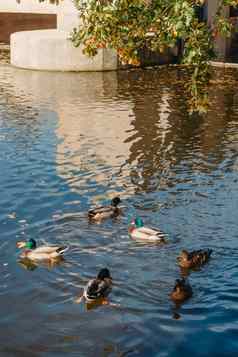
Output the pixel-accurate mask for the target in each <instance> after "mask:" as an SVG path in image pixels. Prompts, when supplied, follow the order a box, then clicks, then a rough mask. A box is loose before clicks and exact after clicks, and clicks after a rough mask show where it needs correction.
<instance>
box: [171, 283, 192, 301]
mask: <svg viewBox="0 0 238 357" xmlns="http://www.w3.org/2000/svg"><path fill="white" fill-rule="evenodd" d="M192 294H193V291H192V288H191V286H190V284H189V283H188V281H186V280H185V278H182V279H176V281H175V286H174V288H173V291H172V292H171V294H170V298H171V299H172V300H173V301H174V302H176V303H180V302H183V301H185V300H187V299H189V298H190V297H191V296H192Z"/></svg>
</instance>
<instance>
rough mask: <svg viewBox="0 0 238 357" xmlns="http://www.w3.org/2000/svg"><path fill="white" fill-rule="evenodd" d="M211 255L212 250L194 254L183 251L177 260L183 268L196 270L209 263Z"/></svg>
mask: <svg viewBox="0 0 238 357" xmlns="http://www.w3.org/2000/svg"><path fill="white" fill-rule="evenodd" d="M211 254H212V249H200V250H193V251H192V252H188V251H187V250H182V251H181V253H180V256H179V257H178V258H177V260H178V264H179V266H180V267H181V268H187V269H189V268H195V267H199V266H200V265H203V264H205V263H207V261H208V260H209V258H210V255H211Z"/></svg>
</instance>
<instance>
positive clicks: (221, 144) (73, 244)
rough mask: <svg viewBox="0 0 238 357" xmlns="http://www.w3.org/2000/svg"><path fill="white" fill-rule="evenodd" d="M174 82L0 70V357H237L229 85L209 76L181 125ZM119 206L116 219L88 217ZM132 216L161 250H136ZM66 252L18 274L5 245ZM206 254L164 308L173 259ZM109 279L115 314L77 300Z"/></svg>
mask: <svg viewBox="0 0 238 357" xmlns="http://www.w3.org/2000/svg"><path fill="white" fill-rule="evenodd" d="M183 80H184V73H183V71H181V70H180V71H178V70H177V69H169V71H168V70H167V69H160V70H156V71H153V70H145V71H142V70H138V71H132V72H127V71H124V72H120V73H84V74H71V73H69V74H66V73H44V72H31V71H23V70H17V69H13V68H10V67H8V66H1V67H0V83H1V87H0V187H1V205H0V225H1V235H0V306H1V317H0V331H1V333H0V355H1V356H6V357H8V356H24V357H28V356H29V357H32V356H33V357H35V356H57V357H58V356H103V357H105V356H146V357H147V356H188V355H190V354H192V355H193V356H194V357H195V356H208V355H209V356H237V355H238V341H237V333H238V302H237V295H238V259H237V258H238V243H237V239H238V233H237V224H238V223H237V222H238V220H237V208H238V207H237V206H238V204H237V202H238V190H237V185H238V174H237V171H238V153H237V149H238V125H237V122H238V92H237V84H238V72H230V71H226V72H217V73H216V75H215V76H214V79H213V81H212V84H211V87H210V92H209V101H210V109H209V112H208V113H207V114H206V115H204V116H202V117H199V116H196V115H194V116H192V117H190V116H189V115H188V111H187V107H186V101H185V99H186V98H185V93H184V91H183V86H182V84H183V83H182V82H183ZM115 195H120V197H121V199H122V204H123V206H124V209H123V215H122V216H121V217H119V218H118V219H114V220H108V221H105V222H103V223H101V224H90V223H89V222H88V220H87V215H86V212H87V211H88V209H89V208H90V207H91V206H94V205H96V204H101V203H107V202H109V201H110V199H111V198H112V197H114V196H115ZM134 216H140V217H142V218H143V220H144V221H145V223H146V225H149V226H156V227H159V228H160V229H161V230H162V231H164V232H165V233H166V235H167V239H168V244H166V245H154V244H140V243H138V242H136V241H133V240H131V239H130V238H129V236H128V231H127V229H128V223H129V221H130V219H131V218H132V217H134ZM29 238H35V239H36V240H37V242H38V243H39V245H40V244H45V243H47V244H63V245H65V244H67V245H69V246H70V250H69V251H68V252H67V255H66V256H65V261H63V262H62V263H61V264H58V265H55V266H53V265H51V264H39V265H38V266H34V265H33V266H27V267H26V266H24V265H21V264H20V262H19V256H18V255H19V251H18V250H17V248H16V242H17V241H19V240H23V239H29ZM201 247H204V248H212V249H213V256H212V259H211V260H210V261H209V263H208V264H207V265H205V266H204V267H202V268H201V269H199V270H197V271H195V272H192V273H191V274H190V275H189V277H188V279H189V282H190V284H191V286H192V288H193V296H192V298H191V299H189V300H188V301H187V302H185V303H184V304H183V305H182V306H180V307H175V305H174V303H173V302H172V301H171V300H170V298H169V294H170V292H171V290H172V288H173V286H174V282H175V279H177V278H179V277H180V274H181V272H180V269H179V267H178V266H177V263H176V257H177V256H178V254H179V253H180V251H181V249H184V248H186V249H188V250H191V249H199V248H201ZM104 266H107V267H108V268H109V269H110V271H111V274H112V276H113V281H114V285H113V290H112V293H111V295H110V300H111V302H112V303H114V304H115V306H99V307H97V308H95V309H92V310H87V308H86V306H85V305H84V304H76V303H75V299H76V298H77V297H78V296H79V295H80V294H81V293H82V291H83V287H84V286H85V284H86V283H87V281H88V279H90V278H91V277H94V276H95V275H96V273H97V272H98V270H99V269H100V268H102V267H104Z"/></svg>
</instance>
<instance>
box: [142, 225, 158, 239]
mask: <svg viewBox="0 0 238 357" xmlns="http://www.w3.org/2000/svg"><path fill="white" fill-rule="evenodd" d="M139 231H140V232H141V233H144V234H146V235H147V236H156V237H158V238H164V234H163V232H161V231H160V230H158V229H152V228H149V227H141V228H139Z"/></svg>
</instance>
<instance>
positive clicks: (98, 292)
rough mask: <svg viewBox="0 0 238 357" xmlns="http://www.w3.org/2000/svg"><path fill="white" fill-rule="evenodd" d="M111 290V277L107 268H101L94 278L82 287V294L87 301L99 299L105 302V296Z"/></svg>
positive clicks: (91, 301)
mask: <svg viewBox="0 0 238 357" xmlns="http://www.w3.org/2000/svg"><path fill="white" fill-rule="evenodd" d="M111 290H112V277H111V275H110V272H109V270H108V269H107V268H104V269H101V270H100V272H99V273H98V275H97V277H96V278H95V279H92V280H90V281H89V282H88V284H87V286H86V287H85V288H84V292H83V296H84V298H85V300H86V302H87V303H93V302H95V301H101V303H102V304H104V303H107V297H108V295H109V294H110V292H111Z"/></svg>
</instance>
